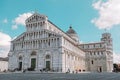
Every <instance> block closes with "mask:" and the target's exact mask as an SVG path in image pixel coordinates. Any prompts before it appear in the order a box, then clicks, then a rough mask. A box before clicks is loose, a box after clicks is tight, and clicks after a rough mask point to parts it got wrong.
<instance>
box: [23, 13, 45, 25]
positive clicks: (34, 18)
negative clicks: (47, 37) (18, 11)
mask: <svg viewBox="0 0 120 80" xmlns="http://www.w3.org/2000/svg"><path fill="white" fill-rule="evenodd" d="M46 19H47V17H46V16H45V15H41V14H38V13H34V14H33V15H32V16H30V17H29V18H28V19H26V21H25V22H27V23H28V22H36V21H44V20H46Z"/></svg>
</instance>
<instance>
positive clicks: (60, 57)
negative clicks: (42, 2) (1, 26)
mask: <svg viewBox="0 0 120 80" xmlns="http://www.w3.org/2000/svg"><path fill="white" fill-rule="evenodd" d="M25 24H26V32H24V33H23V34H21V35H20V36H18V37H17V38H16V39H14V40H13V41H11V49H10V51H9V54H8V56H9V65H8V68H9V70H14V69H19V70H24V69H32V70H35V71H40V70H44V69H47V70H48V71H55V72H67V71H70V72H73V71H80V72H82V71H101V72H102V71H112V59H113V57H112V38H111V36H110V34H109V33H104V34H103V35H102V38H101V42H99V43H88V44H80V43H79V38H78V35H77V33H76V32H75V31H74V30H73V29H72V27H71V26H70V28H69V30H68V31H67V32H64V31H62V30H61V29H60V28H58V27H57V26H56V25H55V24H53V23H52V22H51V21H50V20H48V17H47V16H45V15H42V14H39V13H34V14H33V15H32V16H30V17H29V18H28V19H27V20H26V21H25ZM88 46H90V47H88ZM91 46H92V47H91ZM94 54H95V55H94ZM97 54H100V55H97Z"/></svg>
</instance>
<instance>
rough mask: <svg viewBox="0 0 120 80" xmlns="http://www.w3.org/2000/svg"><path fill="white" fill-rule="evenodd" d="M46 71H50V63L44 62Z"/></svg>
mask: <svg viewBox="0 0 120 80" xmlns="http://www.w3.org/2000/svg"><path fill="white" fill-rule="evenodd" d="M46 69H47V70H48V71H49V70H50V61H46Z"/></svg>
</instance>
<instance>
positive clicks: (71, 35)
mask: <svg viewBox="0 0 120 80" xmlns="http://www.w3.org/2000/svg"><path fill="white" fill-rule="evenodd" d="M66 33H67V34H68V35H69V36H70V37H71V38H72V39H74V40H75V41H77V42H79V38H78V35H77V33H76V31H75V30H74V29H72V27H71V26H70V27H69V30H68V31H67V32H66Z"/></svg>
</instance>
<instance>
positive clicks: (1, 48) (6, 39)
mask: <svg viewBox="0 0 120 80" xmlns="http://www.w3.org/2000/svg"><path fill="white" fill-rule="evenodd" d="M10 41H11V37H10V36H9V35H8V34H5V33H3V32H0V57H6V56H7V54H8V52H9V50H10Z"/></svg>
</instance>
